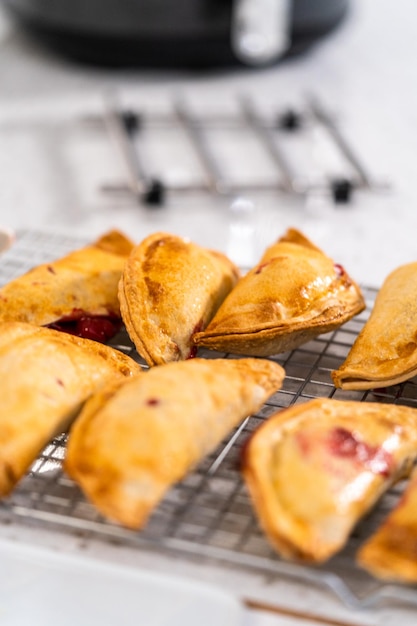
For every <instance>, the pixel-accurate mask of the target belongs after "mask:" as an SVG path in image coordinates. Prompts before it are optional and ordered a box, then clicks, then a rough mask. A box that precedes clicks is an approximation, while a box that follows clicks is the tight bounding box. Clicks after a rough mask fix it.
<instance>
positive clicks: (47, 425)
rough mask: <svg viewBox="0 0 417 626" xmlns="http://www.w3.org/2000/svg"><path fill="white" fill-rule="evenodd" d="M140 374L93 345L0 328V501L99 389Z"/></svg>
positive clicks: (24, 328) (37, 330) (13, 326)
mask: <svg viewBox="0 0 417 626" xmlns="http://www.w3.org/2000/svg"><path fill="white" fill-rule="evenodd" d="M140 371H141V368H140V366H139V365H138V364H137V363H135V362H134V361H133V360H132V359H131V358H130V357H128V356H126V355H124V354H122V353H121V352H118V351H116V350H113V349H112V348H109V347H107V346H103V345H101V344H99V343H97V342H95V341H90V340H88V339H82V338H80V337H74V336H73V335H69V334H66V333H61V332H58V331H55V330H51V329H49V328H41V327H37V326H34V325H32V324H26V323H23V322H4V323H2V324H0V379H1V381H2V383H1V388H2V391H1V403H0V496H4V495H7V494H8V493H9V492H10V491H11V490H12V489H13V487H14V486H15V485H16V483H17V482H18V481H19V480H20V478H22V476H23V475H24V474H25V472H26V471H27V470H28V468H29V467H30V465H31V464H32V462H33V461H34V460H35V459H36V457H37V455H38V454H39V452H40V451H41V450H42V449H43V448H44V447H45V446H46V445H47V443H48V442H49V441H50V440H51V439H52V438H53V437H54V436H55V435H57V434H59V433H62V432H65V430H66V428H67V427H68V425H69V424H70V422H71V421H72V419H73V418H74V417H75V416H76V414H77V412H79V410H80V408H81V405H82V403H83V402H84V401H85V400H86V399H87V398H88V396H90V395H91V394H92V393H93V392H94V391H97V390H98V389H99V388H100V387H101V385H103V384H106V383H109V382H110V381H112V380H118V379H121V378H123V379H124V378H126V377H129V376H131V375H133V374H137V373H138V372H140Z"/></svg>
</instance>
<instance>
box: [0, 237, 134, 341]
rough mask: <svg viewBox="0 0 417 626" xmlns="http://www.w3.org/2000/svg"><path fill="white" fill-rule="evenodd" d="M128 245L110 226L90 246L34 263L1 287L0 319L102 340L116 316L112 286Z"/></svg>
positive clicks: (118, 312)
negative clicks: (42, 262) (32, 266)
mask: <svg viewBox="0 0 417 626" xmlns="http://www.w3.org/2000/svg"><path fill="white" fill-rule="evenodd" d="M132 248H133V243H132V242H131V241H130V240H129V239H127V238H126V237H125V236H124V235H123V234H122V233H119V232H118V231H115V230H113V231H110V232H108V233H107V234H105V235H103V236H102V237H100V238H99V239H98V240H97V241H96V242H95V243H93V244H91V245H89V246H86V247H84V248H81V249H79V250H76V251H74V252H71V253H70V254H68V255H66V256H64V257H63V258H61V259H58V260H56V261H53V262H51V263H45V264H43V265H39V266H37V267H34V268H33V269H32V270H30V271H29V272H27V273H26V274H24V275H23V276H19V277H18V278H15V279H14V280H12V281H11V282H9V283H8V284H7V285H5V286H3V287H2V288H1V289H0V322H1V321H19V322H29V323H31V324H35V325H37V326H47V325H51V326H52V325H53V327H54V328H56V329H59V330H67V331H68V332H72V333H73V334H77V335H79V336H83V337H88V338H91V339H99V340H106V339H107V338H109V336H110V335H111V334H112V331H113V329H112V320H120V306H119V301H118V295H117V289H118V283H119V280H120V276H121V274H122V269H123V266H124V264H125V261H126V258H127V256H128V255H129V253H130V251H131V249H132ZM116 330H117V328H116Z"/></svg>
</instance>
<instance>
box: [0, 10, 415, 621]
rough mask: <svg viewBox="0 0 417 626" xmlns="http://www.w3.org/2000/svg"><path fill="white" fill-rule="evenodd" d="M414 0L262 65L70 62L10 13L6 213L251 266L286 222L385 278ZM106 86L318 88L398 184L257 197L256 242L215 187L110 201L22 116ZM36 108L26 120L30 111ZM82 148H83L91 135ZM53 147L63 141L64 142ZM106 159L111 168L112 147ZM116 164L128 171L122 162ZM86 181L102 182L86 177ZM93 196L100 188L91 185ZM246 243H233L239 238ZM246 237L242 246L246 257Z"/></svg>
mask: <svg viewBox="0 0 417 626" xmlns="http://www.w3.org/2000/svg"><path fill="white" fill-rule="evenodd" d="M416 21H417V5H416V3H415V2H414V1H413V0H402V2H401V3H394V2H389V0H379V1H378V2H375V1H374V0H357V1H356V2H353V3H352V10H351V12H350V15H349V17H348V19H347V20H346V21H345V22H344V23H343V25H342V26H341V27H340V28H339V29H338V30H337V31H336V32H334V33H333V34H332V35H331V36H329V37H327V38H326V39H325V40H323V41H322V42H321V43H320V44H318V45H317V46H315V47H314V49H313V50H311V52H310V53H309V54H308V55H305V56H302V57H299V58H296V59H293V60H291V61H289V62H286V63H282V64H279V65H277V66H276V67H273V68H268V69H263V70H254V71H251V70H233V71H223V72H219V73H217V72H210V73H205V74H204V73H189V72H177V73H171V72H170V73H168V72H140V71H128V72H122V71H120V72H116V71H94V70H93V69H91V68H88V69H86V68H81V67H78V66H72V65H71V64H69V63H66V62H64V61H62V60H60V59H58V58H54V57H53V56H52V55H50V54H48V53H46V52H45V51H43V50H41V49H39V48H37V47H36V46H35V44H34V43H32V42H29V41H28V40H26V39H25V38H24V36H23V35H22V34H20V33H19V32H18V31H17V30H16V28H15V26H14V25H13V24H12V23H11V22H10V21H9V20H8V19H7V18H6V16H4V15H3V14H2V13H1V11H0V135H1V138H2V146H3V147H2V148H0V224H1V225H4V226H7V227H10V228H12V229H20V228H40V229H42V230H45V231H48V232H49V231H50V232H59V233H62V232H63V233H69V234H71V235H72V234H73V235H74V236H75V235H82V236H83V237H93V236H95V235H98V234H100V233H101V232H103V231H104V230H105V229H107V228H109V227H113V226H116V227H119V228H121V229H122V230H126V231H127V232H129V234H130V235H131V236H132V237H134V238H135V239H137V240H140V239H141V238H142V237H143V236H145V235H146V234H147V233H148V232H152V231H153V230H157V229H163V230H167V231H171V232H176V233H178V234H181V235H187V236H190V237H191V238H192V239H194V240H195V241H198V242H200V243H202V244H204V245H210V246H211V247H218V248H219V249H224V250H225V251H226V252H231V251H234V253H235V254H236V255H237V256H238V257H239V258H237V260H238V261H239V262H242V261H243V262H245V261H246V262H247V264H250V263H251V262H252V261H253V260H255V258H257V257H258V255H259V254H260V251H261V250H262V249H263V247H264V246H265V245H266V244H268V243H270V242H272V241H273V240H274V239H276V238H277V237H278V236H279V235H280V234H282V232H283V231H284V230H285V229H286V227H287V226H296V227H298V228H300V229H302V230H303V231H304V232H305V233H306V234H307V235H308V236H310V237H311V238H312V239H313V240H314V241H315V243H316V244H318V245H319V246H321V247H322V248H323V249H325V250H326V252H328V253H329V254H330V255H331V256H333V258H334V259H335V260H337V261H338V262H339V263H342V264H343V265H345V267H346V268H348V270H349V272H350V273H351V274H352V275H353V276H354V277H355V278H356V279H357V280H358V281H360V282H362V283H363V284H368V285H374V286H379V285H380V284H381V283H382V281H383V280H384V278H385V276H386V275H387V274H388V272H390V271H391V270H392V269H394V268H395V267H397V266H398V265H400V264H402V263H406V262H410V261H414V260H416V258H417V245H416V237H415V233H416V232H417V210H416V208H417V186H416V173H417V166H416V152H417V69H416V66H415V57H416V54H417V38H416V36H415V30H416ZM108 88H117V89H118V90H119V93H121V94H122V97H123V98H124V101H125V102H127V103H134V104H135V105H136V104H140V105H141V106H142V105H143V106H145V107H151V108H152V107H154V108H156V109H158V108H161V109H164V106H165V104H166V102H167V101H169V99H170V98H171V97H172V95H173V94H175V93H177V92H178V91H180V92H181V93H182V94H185V96H186V97H187V98H188V99H189V101H190V102H192V103H194V104H195V105H196V106H197V107H199V106H202V105H204V106H207V105H209V106H210V105H212V104H214V105H216V104H218V103H219V102H222V103H223V104H224V105H225V106H226V107H227V106H229V105H233V102H234V99H235V98H236V96H237V95H238V94H240V93H242V92H245V93H251V94H256V96H257V97H258V98H260V99H264V100H265V101H268V102H269V101H271V100H272V101H278V102H282V103H289V104H291V103H292V102H294V101H295V102H298V101H300V100H302V99H303V97H304V94H305V93H309V92H314V93H316V94H318V95H319V96H320V98H321V99H322V100H323V101H324V102H326V104H327V105H328V106H329V107H330V109H331V110H332V111H335V112H336V114H337V116H338V119H339V121H340V123H341V125H342V127H343V128H344V130H345V131H346V132H347V133H348V136H349V139H350V141H351V144H352V145H354V146H355V147H357V148H358V149H359V153H360V154H361V157H362V160H363V161H364V162H365V163H366V164H367V166H368V168H369V170H370V171H371V172H372V173H373V174H375V176H377V177H386V178H388V179H389V180H390V182H391V184H392V188H391V191H390V192H389V193H375V192H365V191H364V192H358V194H356V196H355V199H354V202H353V204H352V206H349V207H345V208H341V207H338V208H337V207H335V206H334V205H332V204H331V203H330V202H327V201H320V202H312V201H309V202H307V203H306V202H302V201H300V200H297V201H296V202H295V201H294V200H290V199H288V198H285V197H283V196H281V197H277V196H270V197H266V198H260V199H257V200H256V204H255V210H254V213H253V215H252V218H251V220H252V221H251V227H252V230H251V240H250V242H249V243H248V242H246V243H245V242H244V241H243V242H242V241H240V242H239V241H237V242H236V241H234V240H233V237H234V236H235V235H236V233H235V232H234V231H233V223H232V222H233V220H232V219H231V217H230V211H228V210H227V206H226V204H224V206H223V205H222V206H221V210H219V208H218V207H216V206H214V207H213V204H212V202H210V201H208V200H207V199H206V198H199V199H197V200H196V199H192V200H186V201H181V202H180V201H175V202H173V203H172V205H170V206H168V207H166V208H163V209H161V210H159V211H154V212H152V211H149V209H144V208H143V207H138V206H135V205H134V204H133V203H132V202H126V201H123V202H119V203H118V202H117V201H116V200H114V199H112V200H111V201H109V200H108V199H107V200H106V201H104V202H103V201H102V199H101V198H98V197H95V196H92V195H91V194H90V192H89V191H86V190H85V187H83V184H82V182H83V181H81V183H79V185H78V187H77V186H76V185H74V184H71V183H70V182H69V181H68V179H64V178H61V179H59V177H58V176H57V175H54V176H52V175H51V171H55V170H53V168H52V170H51V153H48V148H46V149H45V145H46V146H47V144H43V146H44V148H43V150H44V152H43V153H42V151H40V150H39V145H37V144H36V141H35V139H34V136H35V135H34V134H33V132H34V131H33V127H32V126H31V127H30V128H31V130H30V132H27V133H25V132H24V130H22V128H24V124H25V123H26V124H27V123H29V126H30V124H32V122H33V119H49V120H54V119H55V118H60V119H61V117H64V118H66V117H69V118H72V117H73V116H74V115H78V114H82V113H85V112H86V111H90V112H96V111H98V110H100V107H101V105H102V95H103V93H104V92H105V90H107V89H108ZM28 120H29V122H28ZM84 147H85V146H84ZM50 150H51V151H52V153H53V150H54V146H53V145H52V144H51V146H50ZM70 154H71V155H72V156H73V157H74V158H75V159H76V160H77V159H78V161H77V162H78V164H79V162H80V159H81V161H82V168H83V170H84V171H85V172H93V171H94V168H95V167H96V166H97V161H95V159H96V158H97V153H96V152H94V149H93V148H91V151H89V150H86V151H84V152H83V153H82V156H80V154H79V153H78V152H77V149H76V148H74V151H73V153H70ZM55 166H56V164H55V165H54V167H55ZM100 166H101V167H102V168H104V170H106V168H107V169H108V170H109V171H110V172H113V171H115V170H113V169H112V168H113V167H115V166H114V165H113V164H109V162H108V161H107V160H106V158H104V157H103V163H100ZM116 173H117V172H116ZM89 182H91V181H90V180H89ZM89 194H90V195H89ZM236 243H237V244H240V247H238V248H236V247H234V248H233V246H234V245H235V244H236ZM242 245H243V246H244V251H245V254H246V255H247V256H246V258H245V255H244V254H243V255H242ZM0 536H2V537H3V538H6V539H11V540H17V541H21V542H24V541H28V542H29V543H33V542H36V543H39V544H45V545H48V546H52V547H53V548H54V549H57V550H74V551H77V549H79V545H78V544H77V541H75V540H69V539H68V538H65V539H64V538H63V537H62V536H61V535H60V534H56V535H54V534H53V533H41V532H40V531H36V532H34V531H31V530H29V529H27V528H17V527H13V528H9V527H0ZM83 550H84V552H85V551H87V553H91V555H93V556H95V557H97V558H99V559H103V560H105V561H106V562H107V561H108V560H111V561H115V562H119V563H120V564H126V565H131V564H132V563H133V564H135V563H136V564H140V566H143V567H149V568H150V569H153V570H156V571H158V570H159V571H173V570H174V571H178V572H179V573H180V574H182V575H184V576H190V577H192V578H195V577H198V578H200V579H203V580H206V581H207V582H209V583H212V584H215V585H218V586H221V587H222V588H223V589H226V590H228V591H230V592H231V593H233V594H237V595H238V596H239V597H249V596H250V597H257V598H259V599H261V600H264V601H265V602H275V603H277V604H279V605H282V606H284V607H285V606H289V607H294V606H295V607H297V608H298V609H299V610H301V611H302V610H306V611H308V610H310V611H313V612H315V613H317V614H321V615H324V616H327V617H332V618H333V619H340V620H345V621H347V622H349V623H355V624H384V625H386V626H388V625H389V624H394V623H396V624H397V623H401V624H413V623H415V614H414V613H413V612H411V613H409V612H401V611H397V610H394V609H388V608H385V609H381V610H379V611H371V612H360V613H356V612H351V611H347V610H346V609H345V608H343V607H341V606H340V603H338V601H337V600H335V599H334V598H332V597H326V598H324V599H323V594H322V593H321V592H320V593H317V591H316V590H314V589H306V587H305V586H304V585H297V584H295V583H291V582H289V581H285V580H280V581H276V582H271V581H265V580H262V579H261V578H258V577H256V576H247V575H244V574H243V573H236V572H234V573H233V575H232V574H231V573H230V572H227V571H225V570H224V569H221V568H216V567H214V566H213V567H210V568H207V567H206V566H204V567H203V566H199V565H192V566H191V565H190V564H185V563H182V562H179V561H175V562H172V561H171V560H169V559H165V558H158V559H156V558H155V557H153V556H152V555H149V554H140V555H138V554H137V552H135V553H133V554H132V552H130V551H126V550H123V549H121V548H116V547H114V546H113V547H111V546H108V545H102V544H100V543H97V544H94V543H91V544H89V545H88V546H83ZM296 623H299V624H302V623H306V624H308V623H309V622H306V621H304V620H301V619H300V620H298V619H293V618H290V617H278V616H273V615H272V614H268V613H260V612H255V613H252V612H251V613H247V614H246V616H245V624H246V625H247V626H249V625H251V626H252V625H254V624H262V625H264V626H273V625H278V624H279V625H281V626H284V625H287V624H288V625H291V624H296Z"/></svg>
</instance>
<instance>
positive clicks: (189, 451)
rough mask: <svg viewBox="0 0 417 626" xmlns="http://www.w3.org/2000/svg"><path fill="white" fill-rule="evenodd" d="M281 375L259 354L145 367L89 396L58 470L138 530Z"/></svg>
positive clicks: (107, 511)
mask: <svg viewBox="0 0 417 626" xmlns="http://www.w3.org/2000/svg"><path fill="white" fill-rule="evenodd" d="M283 378H284V370H283V369H282V367H280V366H279V365H278V364H277V363H274V362H272V361H265V360H261V359H239V360H226V359H198V358H197V359H192V360H188V361H180V362H173V363H168V364H165V365H161V366H158V367H154V368H151V369H150V370H149V371H148V372H146V373H144V374H143V375H142V376H139V377H137V378H136V379H135V380H131V381H129V382H128V383H127V384H119V383H117V384H115V385H113V386H112V387H110V388H107V389H104V390H103V391H102V392H101V393H98V394H96V395H95V396H93V397H92V398H91V399H90V400H89V402H88V403H87V404H86V405H85V407H84V409H83V411H82V413H81V415H80V417H79V419H77V421H76V423H75V424H74V426H73V428H72V430H71V433H70V437H69V442H68V447H67V455H66V459H65V469H66V471H67V472H68V473H69V475H70V476H71V477H72V478H73V479H74V480H75V481H76V482H77V483H78V484H79V485H80V487H81V489H82V490H83V492H84V493H85V495H86V497H87V498H88V499H89V500H91V501H92V502H93V504H95V506H96V507H97V508H98V509H99V510H100V511H101V512H102V513H103V514H104V515H105V516H107V517H109V518H110V519H112V520H114V521H117V522H119V523H120V524H122V525H124V526H127V527H129V528H141V527H143V526H144V525H145V523H146V521H147V519H148V517H149V515H150V514H151V512H152V511H153V509H154V508H155V507H156V506H157V504H158V503H159V501H160V500H161V499H162V498H163V496H164V494H165V493H166V491H167V490H168V489H169V487H171V486H172V485H173V484H174V483H175V482H177V481H179V480H181V479H182V478H183V477H184V476H185V475H186V473H187V472H188V471H189V470H190V469H192V468H193V466H194V465H196V464H197V463H198V462H199V461H200V460H201V459H202V458H203V457H204V456H205V455H207V454H209V453H210V452H211V451H213V449H214V448H215V447H216V446H217V445H218V444H219V443H220V442H221V441H222V440H223V439H224V437H226V435H227V434H228V433H229V432H230V431H231V430H232V429H233V428H234V427H236V426H237V425H238V424H239V423H240V422H241V421H242V420H243V419H244V418H245V417H246V416H247V415H249V414H251V413H253V412H255V411H256V410H258V409H259V408H260V407H261V406H262V404H263V403H264V402H265V400H266V399H267V398H268V397H269V396H270V395H272V394H273V393H274V392H275V391H276V390H277V389H279V388H280V386H281V384H282V380H283ZM126 382H127V381H126Z"/></svg>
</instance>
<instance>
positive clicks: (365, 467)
mask: <svg viewBox="0 0 417 626" xmlns="http://www.w3.org/2000/svg"><path fill="white" fill-rule="evenodd" d="M416 454H417V411H416V410H415V409H411V408H409V407H405V406H397V405H390V404H376V403H375V404H374V403H364V402H353V401H346V402H343V401H339V400H332V399H316V400H311V401H309V402H307V403H305V404H300V405H294V406H292V407H291V408H289V409H287V410H284V411H281V412H280V413H276V414H275V415H273V416H271V417H269V418H268V420H267V422H266V423H265V424H263V425H262V426H261V427H260V428H259V429H258V430H257V431H256V432H255V433H254V435H253V436H252V437H251V438H250V440H249V442H248V444H247V446H246V447H245V449H244V453H243V465H242V471H243V476H244V478H245V481H246V484H247V486H248V488H249V492H250V494H251V496H252V500H253V503H254V507H255V510H256V512H257V514H258V517H259V521H260V524H261V526H262V527H263V529H264V531H265V533H266V535H267V537H268V538H269V540H270V542H271V543H272V545H273V546H275V548H276V549H277V551H278V552H279V553H280V554H281V555H282V556H283V557H285V558H287V559H295V560H304V561H311V562H321V561H325V560H326V559H328V558H330V557H331V556H332V555H333V554H335V553H336V552H337V551H338V550H340V549H341V548H342V547H343V546H344V545H345V543H346V541H347V539H348V538H349V535H350V532H351V531H352V529H353V528H354V526H355V525H356V523H357V522H358V520H359V519H360V518H361V517H362V516H363V515H364V514H365V513H366V512H367V511H369V510H370V509H371V508H372V506H373V505H374V504H375V503H376V502H377V500H378V498H379V497H380V496H381V495H382V494H383V493H384V491H386V489H387V488H388V487H389V486H390V485H391V484H392V483H393V482H394V481H395V480H397V479H398V478H399V477H401V476H402V475H405V474H406V473H407V472H408V471H409V470H410V467H411V463H412V461H413V460H414V458H415V457H416Z"/></svg>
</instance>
